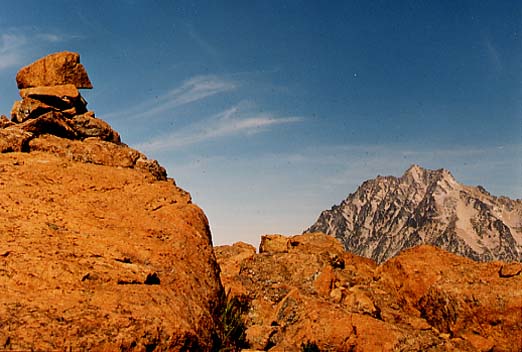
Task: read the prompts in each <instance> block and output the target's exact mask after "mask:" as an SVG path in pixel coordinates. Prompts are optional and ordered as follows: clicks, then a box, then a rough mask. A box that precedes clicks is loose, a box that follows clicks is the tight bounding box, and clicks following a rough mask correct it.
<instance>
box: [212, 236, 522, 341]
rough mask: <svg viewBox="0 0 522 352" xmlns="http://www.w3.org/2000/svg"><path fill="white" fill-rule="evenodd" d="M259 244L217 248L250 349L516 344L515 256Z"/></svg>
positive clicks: (518, 282) (326, 241)
mask: <svg viewBox="0 0 522 352" xmlns="http://www.w3.org/2000/svg"><path fill="white" fill-rule="evenodd" d="M284 242H286V243H284ZM261 243H262V244H263V245H262V246H261V247H263V248H262V249H263V251H260V252H261V253H259V254H254V253H253V252H252V249H251V248H248V247H246V246H245V245H244V244H241V245H233V246H220V247H216V255H217V258H218V262H219V264H220V266H221V269H222V272H221V278H222V281H223V284H224V286H225V289H227V290H229V289H230V290H231V292H233V293H236V294H237V295H243V299H244V300H247V301H248V302H249V304H250V310H249V312H248V314H247V315H246V316H245V317H244V318H245V321H246V325H247V327H248V329H247V337H248V341H249V342H250V345H251V348H255V349H260V350H270V351H302V350H303V349H304V348H309V349H311V350H314V349H315V348H318V349H319V350H320V351H323V350H324V351H347V350H354V351H395V350H404V351H454V350H461V351H482V350H484V351H486V350H487V351H519V350H522V339H521V337H520V334H519V333H518V332H519V331H520V329H522V319H521V317H522V291H521V289H520V288H521V287H522V275H520V272H519V271H518V266H517V264H504V263H501V262H493V263H477V262H473V261H471V260H469V259H466V258H463V257H459V256H456V255H453V254H450V253H447V252H445V251H443V250H440V249H437V248H435V247H430V246H420V247H416V248H413V249H411V250H408V251H405V252H404V253H402V254H401V255H399V256H398V257H396V258H393V259H391V260H389V261H387V262H386V263H384V264H382V265H380V266H378V265H376V264H375V263H374V262H373V261H371V260H369V259H365V258H362V257H359V256H356V255H352V254H350V253H347V252H345V251H344V250H343V248H342V246H341V244H340V243H339V242H337V240H335V239H334V238H332V237H331V236H327V235H323V234H306V235H300V236H294V237H283V236H275V235H270V236H269V237H265V238H264V239H263V240H262V241H261ZM284 247H286V250H283V248H284ZM502 268H504V269H503V270H502ZM502 273H506V274H507V273H509V275H504V274H502Z"/></svg>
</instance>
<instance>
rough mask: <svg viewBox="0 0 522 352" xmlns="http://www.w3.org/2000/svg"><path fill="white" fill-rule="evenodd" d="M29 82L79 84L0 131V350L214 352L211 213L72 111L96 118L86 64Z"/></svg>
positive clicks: (31, 99) (29, 74) (49, 67)
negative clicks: (83, 92)
mask: <svg viewBox="0 0 522 352" xmlns="http://www.w3.org/2000/svg"><path fill="white" fill-rule="evenodd" d="M59 64H60V65H61V66H60V65H59ZM57 66H59V67H60V68H59V69H58V68H56V67H57ZM53 70H54V71H53ZM60 70H64V71H63V72H62V73H60V72H61V71H60ZM51 71H52V72H55V71H56V72H58V73H56V72H55V73H52V74H51V73H49V72H51ZM20 72H21V74H19V78H21V80H20V81H19V85H20V86H22V87H26V86H34V85H46V84H68V85H61V86H52V87H36V88H29V89H24V90H22V91H21V92H20V94H21V96H22V98H23V99H22V101H21V102H20V104H21V105H22V107H21V108H20V109H18V110H17V111H18V112H19V114H17V115H16V116H17V117H19V116H24V118H14V119H12V120H11V121H9V120H7V118H6V117H5V116H2V117H1V118H0V171H1V172H0V205H1V206H0V347H2V348H5V349H8V350H24V351H27V350H46V351H48V350H65V349H70V350H103V351H115V350H122V351H129V350H138V351H152V350H155V351H156V350H160V351H161V350H169V351H171V350H172V351H183V350H194V351H196V350H197V351H200V350H201V351H209V350H212V348H213V346H215V344H216V338H215V336H216V332H219V331H221V330H220V329H221V325H220V324H219V321H218V315H219V309H220V304H221V303H222V297H223V288H222V285H221V283H220V281H219V267H218V265H217V262H216V259H215V256H214V253H213V249H212V241H211V235H210V230H209V225H208V221H207V219H206V217H205V214H204V213H203V211H202V210H201V209H200V208H198V207H197V206H196V205H194V204H192V202H191V198H190V195H189V194H188V193H187V192H185V191H183V190H182V189H180V188H178V187H177V186H176V185H175V183H174V180H173V179H170V178H167V177H166V172H165V169H164V168H163V167H161V166H160V165H159V164H158V162H157V161H155V160H149V159H147V157H146V156H145V155H143V154H141V153H140V152H138V151H136V150H134V149H131V148H129V147H128V146H126V145H125V144H123V143H121V142H120V137H119V134H118V133H117V132H116V131H114V130H113V129H112V128H111V127H110V126H109V125H108V124H107V123H106V122H104V121H102V120H100V119H97V118H95V117H94V113H92V112H83V113H78V111H77V110H75V111H74V112H70V110H68V109H70V108H71V106H72V107H74V108H77V107H78V106H82V104H83V106H85V104H84V102H83V103H82V100H81V96H80V95H79V93H78V92H77V89H76V87H79V88H82V87H86V86H87V83H86V82H88V78H86V77H87V76H86V73H85V72H84V70H83V67H82V66H81V65H79V64H78V56H77V54H74V55H72V54H65V55H58V56H53V55H51V56H50V57H47V58H44V59H42V60H39V61H37V62H36V63H35V64H33V65H30V66H28V68H24V69H22V71H20ZM59 73H60V74H59ZM84 73H85V74H84ZM62 76H63V77H62ZM56 77H58V78H59V77H62V78H60V79H62V80H61V81H59V79H58V78H56ZM82 77H83V78H82ZM86 79H87V80H86ZM89 85H90V83H89ZM33 103H34V105H31V104H33ZM24 104H25V105H24ZM78 104H79V105H78ZM64 109H65V110H64ZM68 111H69V112H68ZM26 113H27V115H25V114H26Z"/></svg>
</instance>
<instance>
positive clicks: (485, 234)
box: [305, 165, 522, 262]
mask: <svg viewBox="0 0 522 352" xmlns="http://www.w3.org/2000/svg"><path fill="white" fill-rule="evenodd" d="M308 232H324V233H326V234H329V235H332V236H335V237H336V238H338V239H339V240H341V242H342V243H343V245H344V247H345V248H346V249H347V250H349V251H352V252H354V253H356V254H359V255H362V256H365V257H368V258H372V259H374V260H376V261H377V262H383V261H385V260H387V259H389V258H391V257H393V256H395V255H396V254H398V253H399V252H400V251H402V250H404V249H406V248H410V247H413V246H416V245H420V244H431V245H434V246H437V247H440V248H443V249H445V250H447V251H449V252H452V253H456V254H460V255H463V256H466V257H469V258H471V259H474V260H480V261H489V260H495V259H501V260H518V261H520V260H522V201H520V200H511V199H509V198H506V197H495V196H492V195H491V194H489V193H488V192H487V191H486V190H485V189H484V188H482V187H480V186H478V187H470V186H465V185H462V184H460V183H458V182H457V181H456V180H455V179H454V178H453V176H452V175H451V173H450V172H449V171H447V170H444V169H439V170H427V169H423V168H422V167H420V166H417V165H412V166H411V167H410V168H409V169H408V170H407V171H406V172H405V173H404V175H402V176H401V177H393V176H386V177H382V176H378V177H377V178H376V179H373V180H369V181H366V182H364V183H363V184H362V185H361V186H360V187H359V188H358V189H357V190H356V191H355V192H354V193H352V194H350V195H349V196H348V197H347V198H346V199H345V200H344V201H343V202H341V204H339V205H335V206H333V207H332V209H330V210H326V211H323V212H322V213H321V215H320V216H319V218H318V219H317V221H316V222H315V223H314V224H313V225H312V226H311V227H310V228H309V229H307V230H306V231H305V233H308Z"/></svg>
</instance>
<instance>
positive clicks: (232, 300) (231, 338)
mask: <svg viewBox="0 0 522 352" xmlns="http://www.w3.org/2000/svg"><path fill="white" fill-rule="evenodd" d="M221 302H222V304H221V308H220V310H219V322H218V324H219V326H220V331H219V332H217V333H216V336H215V342H214V349H213V350H214V351H219V352H235V351H240V350H241V349H243V348H247V347H248V343H247V341H246V326H245V323H244V321H243V315H244V314H246V313H247V311H248V302H247V300H246V299H245V298H244V297H238V296H231V294H230V290H229V291H228V292H227V293H226V295H225V294H223V297H222V299H221Z"/></svg>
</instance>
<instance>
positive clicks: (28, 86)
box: [3, 52, 120, 143]
mask: <svg viewBox="0 0 522 352" xmlns="http://www.w3.org/2000/svg"><path fill="white" fill-rule="evenodd" d="M16 82H17V84H18V88H19V89H20V96H21V98H22V100H19V101H16V102H15V103H14V105H13V108H12V110H11V123H13V124H17V125H18V126H19V127H20V128H21V129H22V130H24V131H26V132H31V133H32V134H45V133H48V134H54V135H57V136H60V137H64V138H70V139H80V140H83V139H85V138H89V137H97V138H100V139H102V140H105V141H110V142H114V143H120V136H119V134H118V133H117V132H116V131H114V130H113V129H112V128H111V127H110V126H109V125H108V124H107V123H106V122H104V121H102V120H100V119H97V118H95V116H94V112H92V111H88V110H87V102H86V101H85V100H84V99H83V97H82V96H81V94H80V92H79V91H78V89H91V88H92V84H91V81H90V80H89V76H88V75H87V72H86V70H85V68H84V67H83V65H82V64H80V55H78V54H77V53H72V52H61V53H55V54H51V55H48V56H46V57H44V58H42V59H40V60H38V61H35V62H34V63H32V64H31V65H29V66H26V67H24V68H22V69H21V70H20V71H19V72H18V74H17V75H16ZM3 123H4V124H5V121H3Z"/></svg>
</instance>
